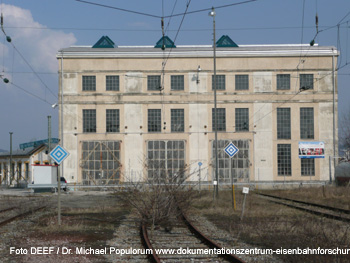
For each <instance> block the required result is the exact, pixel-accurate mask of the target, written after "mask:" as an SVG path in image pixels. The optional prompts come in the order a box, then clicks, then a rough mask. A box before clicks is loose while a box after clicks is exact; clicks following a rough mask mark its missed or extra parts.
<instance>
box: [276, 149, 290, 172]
mask: <svg viewBox="0 0 350 263" xmlns="http://www.w3.org/2000/svg"><path fill="white" fill-rule="evenodd" d="M277 168H278V175H282V176H290V175H292V157H291V146H290V144H277Z"/></svg>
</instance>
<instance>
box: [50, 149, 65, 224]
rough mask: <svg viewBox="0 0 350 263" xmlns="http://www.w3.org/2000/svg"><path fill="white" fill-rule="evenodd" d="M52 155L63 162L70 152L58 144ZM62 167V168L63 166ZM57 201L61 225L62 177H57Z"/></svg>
mask: <svg viewBox="0 0 350 263" xmlns="http://www.w3.org/2000/svg"><path fill="white" fill-rule="evenodd" d="M49 155H50V157H51V158H52V159H53V160H54V161H55V162H56V163H57V164H61V163H62V162H63V161H64V160H65V159H66V158H67V157H68V156H69V152H68V151H67V150H66V149H64V148H63V147H62V146H60V145H57V146H56V147H55V148H54V149H53V150H52V151H51V152H50V154H49ZM61 169H62V168H61ZM57 179H58V180H57V202H58V207H57V210H58V225H61V178H60V176H58V178H57Z"/></svg>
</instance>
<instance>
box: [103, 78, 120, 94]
mask: <svg viewBox="0 0 350 263" xmlns="http://www.w3.org/2000/svg"><path fill="white" fill-rule="evenodd" d="M114 78H115V80H114ZM114 87H115V88H114ZM106 91H120V77H119V75H106Z"/></svg>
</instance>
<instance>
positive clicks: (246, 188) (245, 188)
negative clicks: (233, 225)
mask: <svg viewBox="0 0 350 263" xmlns="http://www.w3.org/2000/svg"><path fill="white" fill-rule="evenodd" d="M242 193H243V194H244V199H243V205H242V214H241V220H242V219H243V214H244V207H245V199H246V198H247V194H249V187H243V190H242Z"/></svg>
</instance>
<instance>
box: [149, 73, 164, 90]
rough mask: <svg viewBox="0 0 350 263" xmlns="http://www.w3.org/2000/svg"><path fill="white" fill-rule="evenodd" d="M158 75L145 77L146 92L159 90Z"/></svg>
mask: <svg viewBox="0 0 350 263" xmlns="http://www.w3.org/2000/svg"><path fill="white" fill-rule="evenodd" d="M160 89H161V83H160V75H156V76H147V90H158V91H159V90H160Z"/></svg>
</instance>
